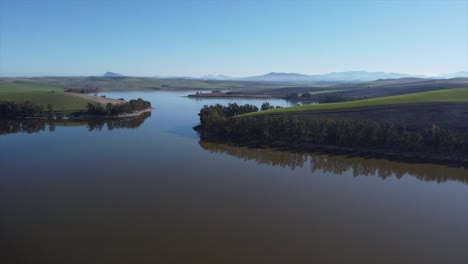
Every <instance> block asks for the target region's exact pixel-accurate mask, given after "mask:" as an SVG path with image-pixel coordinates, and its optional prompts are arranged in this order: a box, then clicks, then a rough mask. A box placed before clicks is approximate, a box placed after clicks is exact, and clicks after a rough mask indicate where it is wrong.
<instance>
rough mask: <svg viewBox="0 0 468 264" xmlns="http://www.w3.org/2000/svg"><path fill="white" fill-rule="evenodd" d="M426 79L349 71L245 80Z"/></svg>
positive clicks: (267, 75) (360, 80) (268, 75)
mask: <svg viewBox="0 0 468 264" xmlns="http://www.w3.org/2000/svg"><path fill="white" fill-rule="evenodd" d="M409 77H416V78H426V76H421V75H409V74H403V73H387V72H366V71H347V72H331V73H327V74H322V75H306V74H299V73H283V72H270V73H268V74H265V75H261V76H251V77H246V78H244V79H245V80H249V81H263V82H365V81H375V80H379V79H399V78H409Z"/></svg>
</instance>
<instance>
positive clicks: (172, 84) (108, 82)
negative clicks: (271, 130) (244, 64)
mask: <svg viewBox="0 0 468 264" xmlns="http://www.w3.org/2000/svg"><path fill="white" fill-rule="evenodd" d="M34 79H35V80H38V81H47V82H49V83H55V84H61V85H65V86H67V87H68V88H100V89H104V90H107V91H135V90H159V89H167V90H171V89H188V90H197V89H211V90H217V89H219V90H231V89H234V90H237V89H246V88H249V89H250V88H275V87H285V85H276V84H268V83H258V82H247V81H216V80H195V79H177V78H175V79H160V78H148V77H119V78H112V77H98V76H91V77H44V78H34Z"/></svg>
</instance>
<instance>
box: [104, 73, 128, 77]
mask: <svg viewBox="0 0 468 264" xmlns="http://www.w3.org/2000/svg"><path fill="white" fill-rule="evenodd" d="M103 76H104V77H125V76H123V75H122V74H120V73H115V72H106V73H104V75H103Z"/></svg>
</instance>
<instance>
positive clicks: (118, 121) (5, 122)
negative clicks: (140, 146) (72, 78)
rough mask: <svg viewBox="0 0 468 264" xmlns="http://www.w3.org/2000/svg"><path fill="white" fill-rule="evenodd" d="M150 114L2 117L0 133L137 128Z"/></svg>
mask: <svg viewBox="0 0 468 264" xmlns="http://www.w3.org/2000/svg"><path fill="white" fill-rule="evenodd" d="M150 116H151V112H145V113H142V114H141V115H139V116H136V117H128V118H113V119H95V120H86V121H74V120H63V121H60V120H44V119H2V120H0V135H6V134H16V133H28V134H32V133H38V132H41V131H46V128H47V129H48V131H49V132H54V131H55V129H56V127H58V126H59V127H60V126H62V127H65V126H86V127H87V128H88V130H89V131H102V130H103V129H104V128H105V127H106V128H107V130H109V131H111V130H114V129H122V128H129V129H133V128H137V127H139V126H141V125H142V124H143V123H144V122H145V120H146V119H147V118H148V117H150Z"/></svg>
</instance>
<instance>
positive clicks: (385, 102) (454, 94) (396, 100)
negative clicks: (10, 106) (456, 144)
mask: <svg viewBox="0 0 468 264" xmlns="http://www.w3.org/2000/svg"><path fill="white" fill-rule="evenodd" d="M426 103H468V88H456V89H447V90H437V91H431V92H421V93H414V94H407V95H398V96H388V97H381V98H373V99H366V100H358V101H350V102H341V103H329V104H309V105H302V106H294V107H286V108H281V109H272V110H268V111H262V112H259V113H254V114H272V113H275V114H278V113H290V112H301V111H319V110H335V109H347V108H348V109H349V108H356V107H374V106H390V105H401V104H426Z"/></svg>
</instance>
